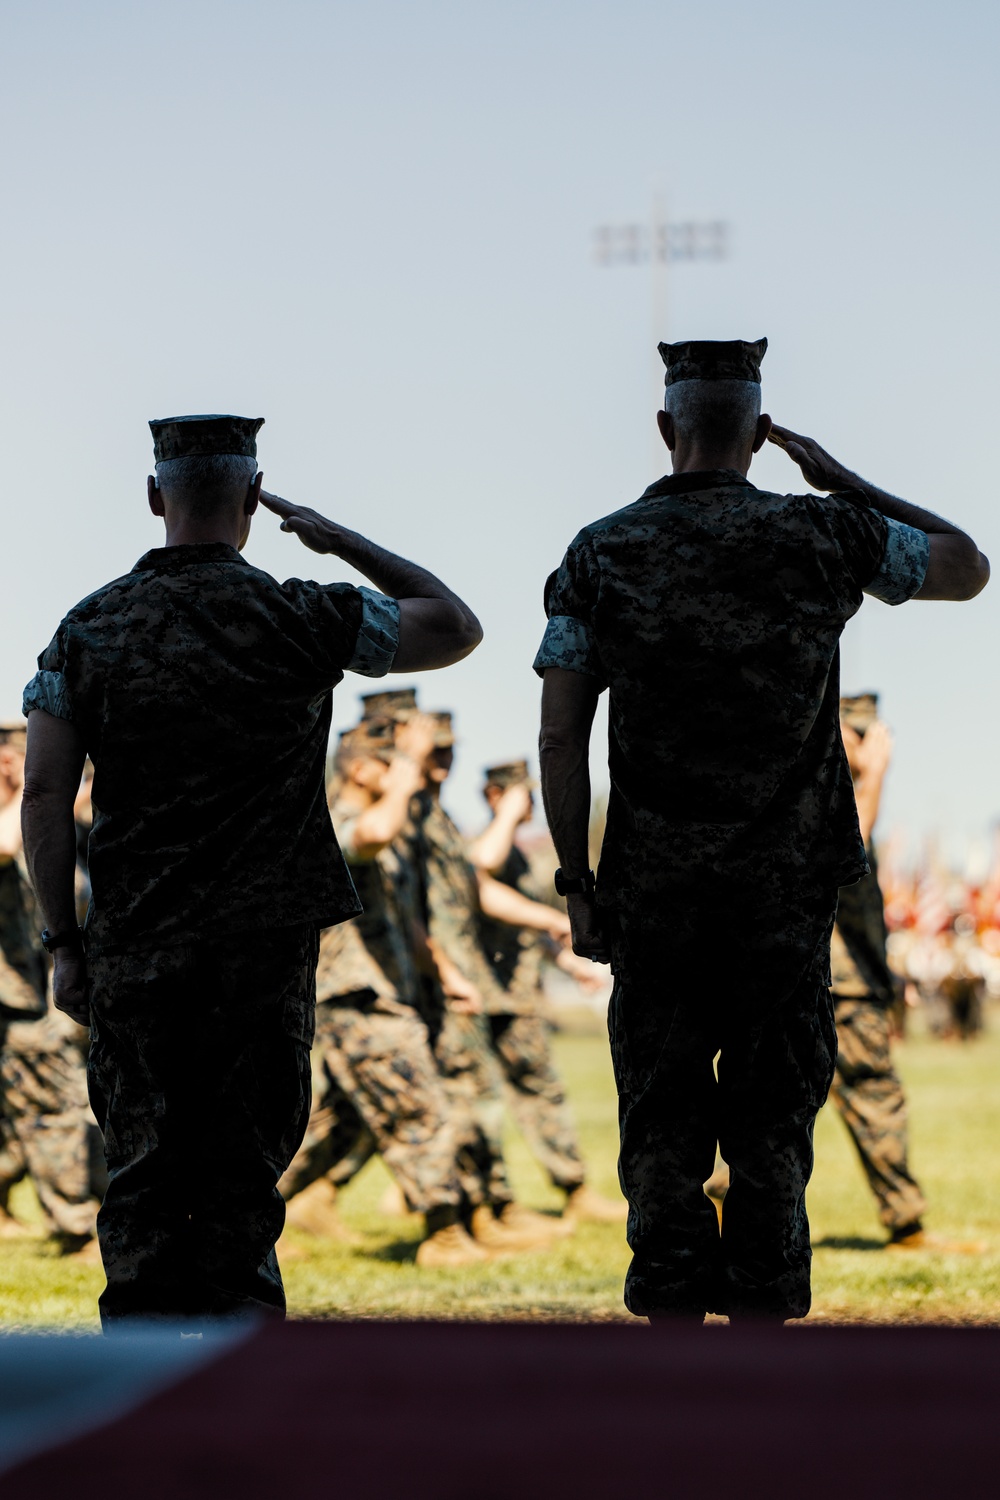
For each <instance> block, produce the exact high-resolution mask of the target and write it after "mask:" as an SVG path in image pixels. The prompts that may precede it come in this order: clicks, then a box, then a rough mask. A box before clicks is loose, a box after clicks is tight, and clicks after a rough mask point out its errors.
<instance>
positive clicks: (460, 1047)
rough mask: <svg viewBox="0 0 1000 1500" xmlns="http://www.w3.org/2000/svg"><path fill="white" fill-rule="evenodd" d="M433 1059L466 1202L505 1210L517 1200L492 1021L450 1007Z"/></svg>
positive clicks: (435, 1030)
mask: <svg viewBox="0 0 1000 1500" xmlns="http://www.w3.org/2000/svg"><path fill="white" fill-rule="evenodd" d="M431 1037H432V1041H433V1046H434V1057H435V1060H436V1062H437V1066H438V1071H439V1073H440V1075H441V1081H442V1083H443V1084H444V1091H445V1096H446V1098H447V1100H448V1104H449V1106H450V1108H451V1110H452V1113H453V1115H454V1117H455V1120H456V1122H457V1128H458V1142H459V1144H458V1168H459V1176H460V1179H461V1182H462V1188H463V1191H464V1194H465V1197H466V1199H467V1201H468V1202H469V1203H471V1204H472V1205H473V1206H476V1205H478V1204H480V1203H493V1204H496V1205H498V1206H502V1205H503V1204H505V1203H510V1202H511V1201H512V1199H513V1197H514V1194H513V1192H512V1191H511V1186H510V1181H509V1179H508V1176H507V1164H506V1162H505V1160H504V1154H503V1111H504V1096H503V1078H502V1076H501V1073H500V1067H499V1065H498V1063H497V1058H496V1053H495V1052H494V1050H493V1038H492V1032H491V1030H490V1020H489V1017H488V1016H484V1015H477V1016H471V1015H465V1014H463V1013H461V1012H458V1011H454V1010H452V1009H451V1008H450V1007H449V1006H447V1005H446V1006H445V1008H444V1010H443V1013H440V1014H439V1015H438V1016H437V1017H436V1018H435V1024H432V1027H431Z"/></svg>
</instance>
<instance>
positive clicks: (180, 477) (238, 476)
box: [156, 453, 257, 516]
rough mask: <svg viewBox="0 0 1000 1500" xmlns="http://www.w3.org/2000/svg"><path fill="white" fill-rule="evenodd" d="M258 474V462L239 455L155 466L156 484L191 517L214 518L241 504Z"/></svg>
mask: <svg viewBox="0 0 1000 1500" xmlns="http://www.w3.org/2000/svg"><path fill="white" fill-rule="evenodd" d="M256 473H257V460H256V459H255V458H246V457H244V455H243V454H241V453H212V454H206V455H199V456H198V457H195V458H168V459H164V461H163V462H162V463H158V464H157V465H156V482H157V484H158V485H159V486H160V489H161V490H163V491H164V492H165V493H166V494H167V495H168V496H169V497H170V499H171V501H172V502H173V503H174V504H175V505H178V506H180V507H181V508H182V509H183V510H184V511H186V512H187V514H188V515H191V516H213V515H217V514H218V512H219V511H220V510H226V509H228V508H229V507H230V506H235V505H236V503H237V502H238V501H239V500H242V499H243V498H244V497H245V495H246V492H247V490H248V489H249V487H250V485H251V483H252V482H253V478H254V475H255V474H256Z"/></svg>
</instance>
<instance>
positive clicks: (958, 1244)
mask: <svg viewBox="0 0 1000 1500" xmlns="http://www.w3.org/2000/svg"><path fill="white" fill-rule="evenodd" d="M885 1248H886V1249H887V1250H904V1251H905V1250H910V1251H912V1250H923V1251H926V1252H927V1253H928V1254H931V1255H982V1254H983V1253H984V1252H985V1250H986V1243H985V1241H984V1240H946V1239H945V1238H944V1236H943V1235H940V1234H928V1233H927V1230H926V1229H924V1228H923V1227H922V1226H921V1225H919V1224H912V1225H910V1226H909V1227H908V1228H906V1229H897V1230H896V1231H895V1233H894V1234H893V1236H892V1239H891V1240H890V1241H889V1243H888V1244H887V1245H886V1247H885Z"/></svg>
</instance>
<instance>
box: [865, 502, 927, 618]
mask: <svg viewBox="0 0 1000 1500" xmlns="http://www.w3.org/2000/svg"><path fill="white" fill-rule="evenodd" d="M885 524H886V527H887V528H888V532H887V536H886V540H885V551H884V552H883V554H882V561H881V562H880V563H879V567H878V571H877V573H876V574H875V577H874V578H873V579H872V580H871V582H870V583H867V584H866V585H865V593H866V594H869V595H870V596H871V597H872V598H873V599H881V601H882V603H883V604H905V603H906V601H907V599H912V598H913V596H914V594H916V593H918V592H919V590H920V587H921V585H922V583H923V581H924V579H925V578H926V577H927V564H928V563H929V561H930V556H931V543H930V537H929V536H928V535H927V533H926V532H924V531H920V530H919V529H918V528H917V527H915V526H906V525H904V524H903V522H902V521H893V520H892V519H890V517H888V516H887V517H886V518H885Z"/></svg>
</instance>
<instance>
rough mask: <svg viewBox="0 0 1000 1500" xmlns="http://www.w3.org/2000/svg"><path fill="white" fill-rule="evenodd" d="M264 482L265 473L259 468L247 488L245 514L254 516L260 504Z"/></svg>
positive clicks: (244, 503) (244, 505)
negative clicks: (261, 488)
mask: <svg viewBox="0 0 1000 1500" xmlns="http://www.w3.org/2000/svg"><path fill="white" fill-rule="evenodd" d="M263 483H264V475H263V473H262V472H261V470H260V469H258V470H257V472H256V474H255V475H254V477H253V479H252V480H251V481H250V486H249V488H248V490H247V497H246V499H245V500H244V502H243V514H244V515H245V516H252V515H253V513H254V511H255V510H256V509H257V507H258V505H259V504H260V487H261V485H262V484H263Z"/></svg>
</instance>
